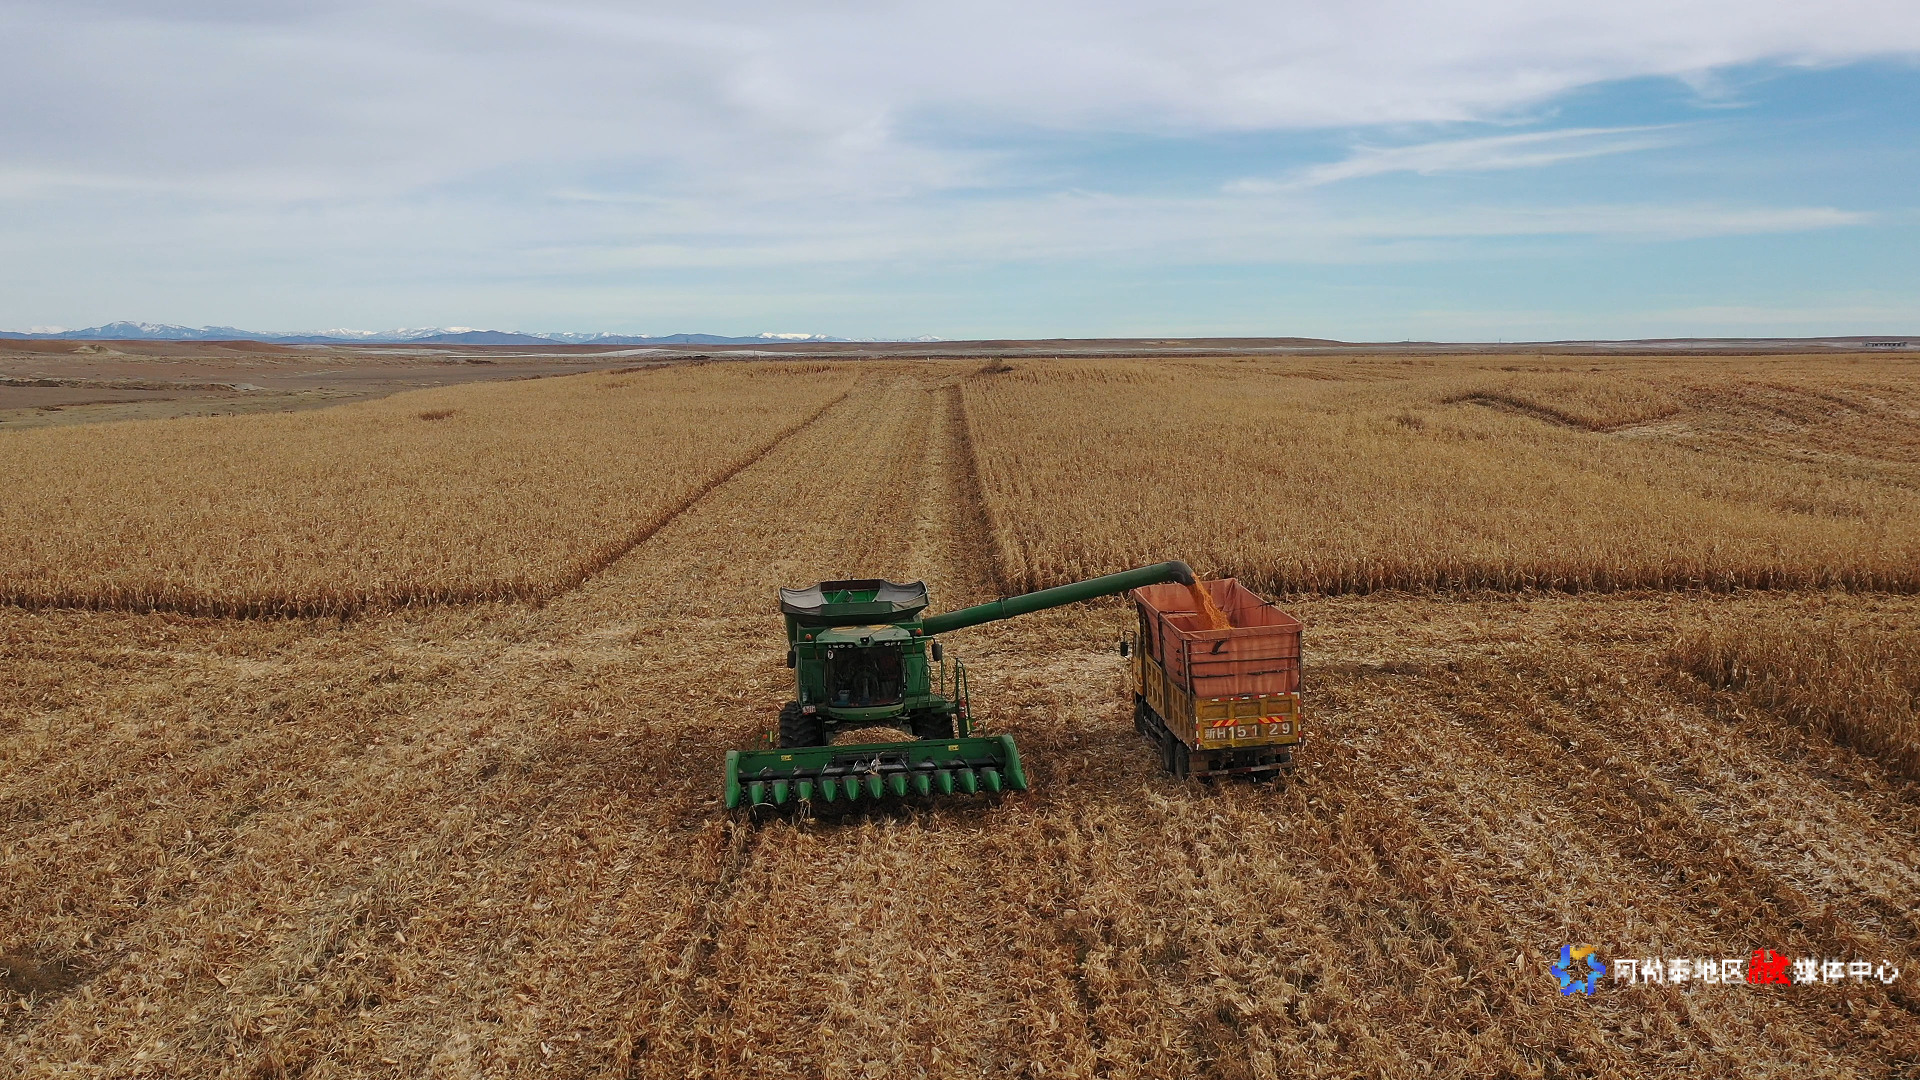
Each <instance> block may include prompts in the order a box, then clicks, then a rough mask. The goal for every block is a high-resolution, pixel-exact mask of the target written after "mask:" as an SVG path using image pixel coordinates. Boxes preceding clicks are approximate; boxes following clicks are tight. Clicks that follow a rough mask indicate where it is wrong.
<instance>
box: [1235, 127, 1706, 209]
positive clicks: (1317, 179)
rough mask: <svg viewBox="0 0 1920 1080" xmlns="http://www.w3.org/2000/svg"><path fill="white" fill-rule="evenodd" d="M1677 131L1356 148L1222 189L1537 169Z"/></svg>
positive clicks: (1570, 132) (1638, 146) (1571, 131)
mask: <svg viewBox="0 0 1920 1080" xmlns="http://www.w3.org/2000/svg"><path fill="white" fill-rule="evenodd" d="M1678 126H1679V125H1673V124H1662V125H1654V126H1641V127H1616V128H1562V129H1560V130H1557V131H1532V132H1525V133H1522V134H1518V135H1493V136H1487V137H1484V138H1478V139H1447V140H1443V141H1438V142H1426V143H1418V144H1415V145H1411V146H1393V147H1361V148H1359V149H1357V150H1355V151H1354V152H1353V153H1352V154H1351V155H1349V156H1348V157H1347V158H1346V159H1344V160H1342V161H1335V162H1329V163H1327V164H1324V165H1315V166H1313V167H1311V168H1308V169H1304V170H1302V171H1301V172H1300V173H1299V174H1298V175H1295V176H1293V177H1290V178H1287V179H1284V180H1258V179H1245V180H1235V181H1232V182H1230V183H1228V184H1227V185H1226V186H1225V188H1224V190H1226V191H1227V192H1229V193H1231V194H1243V195H1261V194H1272V193H1274V192H1280V191H1294V190H1299V189H1303V188H1311V187H1319V186H1321V185H1323V184H1332V183H1337V182H1339V181H1342V180H1357V179H1360V178H1362V177H1368V176H1380V175H1383V174H1386V173H1396V172H1412V173H1421V174H1424V175H1432V174H1434V173H1457V172H1487V171H1491V170H1496V169H1530V168H1538V167H1540V166H1543V165H1554V164H1558V163H1559V162H1562V161H1574V160H1578V159H1580V158H1591V157H1600V156H1603V155H1606V154H1624V153H1628V152H1630V151H1634V150H1651V149H1653V148H1655V147H1659V146H1667V145H1670V144H1671V143H1672V141H1673V140H1672V135H1673V132H1674V130H1675V128H1677V127H1678Z"/></svg>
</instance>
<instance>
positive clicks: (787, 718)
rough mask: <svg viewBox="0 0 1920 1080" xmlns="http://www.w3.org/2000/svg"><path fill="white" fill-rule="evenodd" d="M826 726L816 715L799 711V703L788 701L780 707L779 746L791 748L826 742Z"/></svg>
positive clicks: (784, 748)
mask: <svg viewBox="0 0 1920 1080" xmlns="http://www.w3.org/2000/svg"><path fill="white" fill-rule="evenodd" d="M826 741H827V734H826V727H825V725H823V724H822V723H821V722H820V717H819V716H817V715H814V716H809V715H808V714H806V713H803V712H801V711H800V703H799V702H797V701H789V702H787V703H786V704H785V705H783V706H781V708H780V748H781V749H782V750H787V749H791V748H793V747H796V746H823V745H825V744H826Z"/></svg>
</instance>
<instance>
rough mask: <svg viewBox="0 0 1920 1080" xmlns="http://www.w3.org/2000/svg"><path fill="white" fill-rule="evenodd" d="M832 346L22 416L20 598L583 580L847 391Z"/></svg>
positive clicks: (193, 601) (340, 604) (18, 450)
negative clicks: (310, 398)
mask: <svg viewBox="0 0 1920 1080" xmlns="http://www.w3.org/2000/svg"><path fill="white" fill-rule="evenodd" d="M849 383H850V376H849V375H848V374H847V373H846V372H845V371H844V370H842V371H836V370H831V369H829V368H827V367H826V366H825V365H820V364H808V365H800V366H791V365H765V366H754V365H727V366H723V367H718V368H715V369H713V370H711V371H709V370H706V369H704V368H702V367H698V366H693V367H674V368H659V369H651V370H646V371H640V372H630V373H626V374H616V375H590V376H582V377H576V378H567V379H542V380H539V381H536V382H531V383H515V382H498V383H485V384H480V385H474V386H461V387H449V388H444V389H437V390H431V391H424V392H420V393H414V394H405V395H402V396H399V397H394V398H387V399H383V400H379V401H372V402H365V403H358V404H353V405H347V406H343V407H341V408H338V409H334V410H328V411H324V412H302V413H282V414H278V415H267V416H246V417H230V418H201V419H192V420H175V421H169V422H166V423H150V424H132V423H121V424H98V425H93V426H90V427H84V428H77V429H45V430H38V431H22V432H9V433H7V434H6V436H5V439H6V449H7V461H8V464H9V467H8V480H9V488H10V490H9V492H8V497H7V498H6V500H5V501H3V502H0V549H4V550H5V551H6V552H7V558H6V560H5V561H4V562H0V599H4V600H6V601H9V602H12V603H15V604H25V605H30V606H33V605H48V606H63V607H93V608H107V609H120V610H138V609H160V610H171V611H182V612H189V613H193V614H223V615H225V614H240V615H318V614H338V613H345V612H352V611H358V610H361V609H363V608H366V607H369V606H389V607H390V606H395V605H403V604H410V603H421V602H434V601H473V600H492V599H506V598H515V599H531V598H537V597H542V596H549V595H552V594H553V593H555V592H558V591H560V590H563V589H566V588H570V587H572V586H573V585H576V584H578V583H579V582H580V581H581V580H582V579H584V578H585V577H586V576H587V575H588V574H591V573H593V572H594V571H595V570H598V569H600V568H601V567H603V566H605V565H606V564H607V563H608V562H609V561H610V560H612V559H614V558H617V557H618V556H619V555H621V554H622V553H624V552H625V551H627V550H628V549H629V548H631V547H632V546H633V545H634V544H635V543H637V542H638V541H639V540H640V539H641V538H643V537H645V536H646V535H647V534H648V533H649V532H651V531H652V530H653V529H655V528H658V527H659V525H660V524H661V523H662V522H664V521H666V520H667V519H668V518H670V517H671V516H672V515H673V514H674V513H676V512H677V511H678V510H679V509H681V508H682V507H684V506H686V505H687V503H688V502H689V501H690V500H692V499H694V498H697V497H698V496H699V495H700V494H701V493H702V492H704V491H706V490H707V489H708V488H709V487H711V486H712V485H713V484H715V483H717V482H719V481H720V480H723V479H724V478H725V477H727V476H729V475H731V474H732V473H733V472H735V471H737V470H738V469H739V468H741V467H742V466H743V465H745V464H747V463H748V462H751V461H753V460H754V458H756V457H757V456H759V455H760V454H761V453H763V452H764V451H765V450H766V448H767V447H768V446H770V445H772V444H773V443H774V442H775V441H777V440H778V439H779V438H780V436H781V435H782V434H783V433H785V432H787V431H791V430H793V429H794V428H795V427H797V426H798V425H801V424H804V423H806V422H807V421H808V420H809V419H810V418H812V417H813V416H815V415H817V414H818V413H819V412H820V410H821V409H822V408H823V407H824V406H826V405H827V404H828V403H830V402H832V401H834V400H835V399H837V398H838V397H839V396H840V395H841V394H843V393H845V392H846V389H847V387H848V385H849Z"/></svg>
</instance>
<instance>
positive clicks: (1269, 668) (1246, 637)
mask: <svg viewBox="0 0 1920 1080" xmlns="http://www.w3.org/2000/svg"><path fill="white" fill-rule="evenodd" d="M1197 587H1198V588H1200V589H1204V590H1206V592H1207V597H1208V598H1209V599H1210V600H1211V601H1212V602H1213V605H1214V606H1215V608H1216V609H1217V610H1218V612H1220V613H1223V614H1224V615H1225V616H1226V618H1227V619H1228V620H1230V621H1231V623H1232V625H1231V626H1229V627H1227V628H1225V629H1213V628H1211V627H1210V626H1209V621H1208V619H1207V617H1206V615H1205V614H1204V613H1203V612H1202V611H1201V610H1200V608H1201V604H1200V603H1199V602H1198V600H1199V598H1198V597H1196V596H1195V594H1194V592H1193V590H1192V588H1189V587H1187V586H1182V585H1150V586H1146V587H1144V588H1138V589H1135V590H1133V592H1132V594H1131V596H1132V599H1133V603H1134V607H1135V608H1136V609H1137V611H1138V613H1139V616H1140V625H1139V629H1138V631H1137V632H1136V635H1135V636H1134V637H1133V638H1132V639H1131V640H1128V641H1123V642H1122V643H1121V645H1120V653H1121V655H1122V656H1126V655H1129V654H1130V655H1131V656H1132V657H1133V662H1132V668H1133V687H1134V696H1133V716H1134V721H1133V722H1134V727H1135V728H1136V729H1137V730H1138V731H1139V732H1140V734H1142V735H1144V736H1146V737H1147V739H1148V741H1150V742H1152V743H1153V744H1154V745H1155V746H1156V747H1158V748H1159V750H1160V764H1161V766H1162V767H1163V768H1165V769H1166V771H1167V772H1169V773H1171V774H1172V775H1174V776H1176V777H1180V778H1183V779H1184V778H1185V777H1188V776H1199V777H1215V776H1245V777H1249V778H1253V779H1261V780H1267V779H1272V778H1274V777H1275V776H1276V775H1278V774H1279V773H1281V772H1291V771H1292V770H1293V749H1294V747H1296V746H1298V745H1300V741H1301V738H1302V734H1301V718H1300V620H1298V619H1296V618H1294V617H1293V616H1291V615H1289V614H1287V613H1286V612H1284V611H1281V610H1280V609H1279V608H1277V607H1274V606H1273V605H1272V604H1270V603H1268V602H1266V601H1265V600H1262V599H1261V598H1260V597H1259V595H1258V594H1256V593H1254V592H1252V591H1251V590H1249V589H1247V588H1246V587H1245V586H1243V585H1241V584H1240V582H1239V581H1238V580H1236V579H1234V578H1221V579H1219V580H1217V581H1203V582H1201V583H1200V584H1199V585H1198V586H1197Z"/></svg>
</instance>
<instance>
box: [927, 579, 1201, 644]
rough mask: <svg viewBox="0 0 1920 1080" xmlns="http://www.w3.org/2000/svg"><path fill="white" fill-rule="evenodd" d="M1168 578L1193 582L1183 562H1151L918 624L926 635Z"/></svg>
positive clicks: (1075, 601)
mask: <svg viewBox="0 0 1920 1080" xmlns="http://www.w3.org/2000/svg"><path fill="white" fill-rule="evenodd" d="M1169 581H1177V582H1179V583H1180V584H1182V585H1192V584H1193V571H1192V570H1190V569H1188V567H1187V564H1186V563H1183V562H1178V561H1176V562H1163V563H1154V564H1153V565H1152V566H1142V567H1140V568H1139V569H1137V570H1122V571H1121V572H1119V573H1117V574H1107V575H1105V576H1103V577H1097V578H1089V579H1088V580H1086V581H1076V582H1074V583H1073V584H1071V585H1058V586H1055V587H1054V588H1051V589H1041V590H1040V591H1039V592H1030V593H1024V594H1022V595H1020V596H1009V597H1005V598H1003V599H1000V600H989V601H988V602H986V603H984V604H976V605H974V606H973V607H969V608H961V609H960V610H958V611H949V612H946V613H944V614H941V615H929V616H927V617H926V618H925V619H924V620H922V621H921V624H920V625H921V630H922V632H923V633H925V634H927V635H929V636H932V635H934V634H945V633H948V632H949V631H953V630H963V629H965V628H967V627H969V626H978V625H980V624H981V623H989V622H993V621H995V620H997V619H1011V618H1013V617H1014V616H1016V615H1027V614H1031V613H1032V612H1035V611H1045V610H1046V609H1047V608H1055V607H1060V606H1062V605H1064V604H1074V603H1078V602H1080V601H1082V600H1092V599H1093V598H1095V597H1099V596H1113V595H1115V594H1116V593H1123V592H1127V591H1128V590H1130V589H1137V588H1139V587H1140V586H1142V585H1162V584H1165V583H1166V582H1169Z"/></svg>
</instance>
